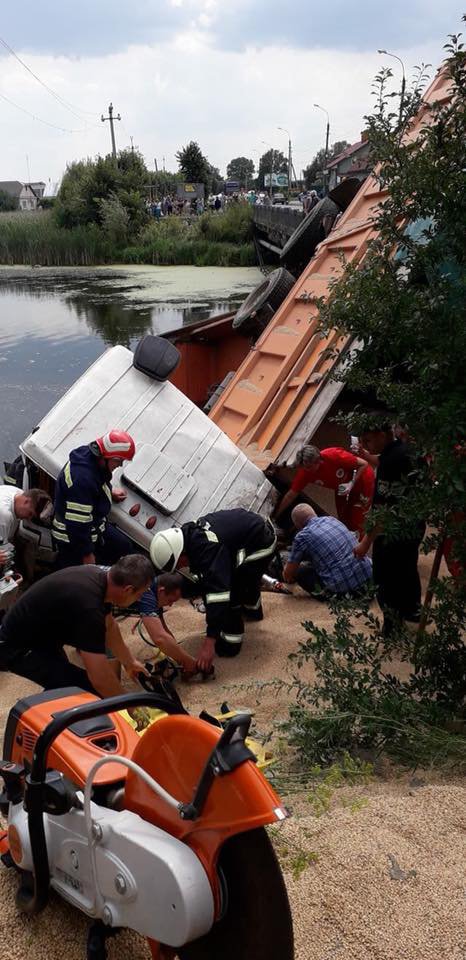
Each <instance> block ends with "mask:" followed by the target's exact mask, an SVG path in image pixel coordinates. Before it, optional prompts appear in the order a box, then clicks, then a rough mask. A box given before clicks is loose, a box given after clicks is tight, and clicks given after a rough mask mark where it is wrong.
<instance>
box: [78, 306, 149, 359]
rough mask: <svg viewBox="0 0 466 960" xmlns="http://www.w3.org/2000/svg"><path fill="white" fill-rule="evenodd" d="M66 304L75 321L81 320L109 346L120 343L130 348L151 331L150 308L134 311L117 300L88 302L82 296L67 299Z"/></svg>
mask: <svg viewBox="0 0 466 960" xmlns="http://www.w3.org/2000/svg"><path fill="white" fill-rule="evenodd" d="M67 306H68V307H70V309H72V310H74V311H75V313H76V316H77V317H78V320H84V321H85V323H86V325H87V327H88V330H89V331H90V332H91V333H95V334H97V336H99V337H101V338H102V340H103V341H104V343H106V344H107V345H108V346H111V347H116V346H117V344H119V343H121V344H122V345H123V346H124V347H130V346H131V343H132V342H133V341H134V340H140V339H141V337H143V336H144V334H146V333H149V332H150V331H152V311H151V310H150V309H147V308H146V309H140V310H134V309H132V308H131V307H122V306H120V305H119V304H118V303H99V304H94V303H89V302H88V301H87V300H85V299H84V298H83V297H76V298H73V299H71V300H70V299H68V298H67Z"/></svg>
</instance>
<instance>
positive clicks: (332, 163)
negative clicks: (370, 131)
mask: <svg viewBox="0 0 466 960" xmlns="http://www.w3.org/2000/svg"><path fill="white" fill-rule="evenodd" d="M368 146H369V142H368V140H358V142H357V143H352V144H351V146H349V147H346V150H342V151H341V153H339V154H338V155H337V156H336V157H334V158H333V160H329V162H328V164H327V167H336V166H337V165H338V164H339V163H341V161H342V160H346V159H347V158H348V157H352V156H353V154H354V153H358V151H359V150H361V149H362V147H368Z"/></svg>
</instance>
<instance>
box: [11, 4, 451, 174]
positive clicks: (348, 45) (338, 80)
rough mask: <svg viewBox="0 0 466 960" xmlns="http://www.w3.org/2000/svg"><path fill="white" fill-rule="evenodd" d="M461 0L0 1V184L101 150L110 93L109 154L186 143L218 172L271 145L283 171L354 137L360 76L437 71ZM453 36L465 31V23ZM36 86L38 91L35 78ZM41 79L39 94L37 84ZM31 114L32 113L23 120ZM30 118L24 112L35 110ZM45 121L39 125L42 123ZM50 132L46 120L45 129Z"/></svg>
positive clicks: (366, 107)
mask: <svg viewBox="0 0 466 960" xmlns="http://www.w3.org/2000/svg"><path fill="white" fill-rule="evenodd" d="M465 7H466V4H464V0H442V2H441V3H439V0H391V2H390V4H383V5H382V4H376V3H374V0H356V2H353V3H352V4H349V3H348V2H347V0H327V2H326V3H322V0H318V2H317V0H288V2H287V0H133V2H131V3H130V2H128V0H79V3H76V0H41V3H40V4H37V2H33V0H22V3H18V2H16V3H6V2H5V3H4V4H2V8H3V9H2V11H1V15H0V38H1V40H2V41H3V42H4V43H6V44H7V45H8V46H9V47H10V48H11V49H12V50H14V52H15V53H16V54H17V55H18V57H20V58H21V60H23V61H24V63H25V64H26V65H27V66H28V67H29V69H30V70H31V71H32V72H33V73H34V74H36V77H38V78H39V79H40V80H41V81H42V83H40V82H39V81H38V80H37V79H36V78H35V77H33V76H32V75H31V73H29V72H28V71H27V70H26V69H25V67H24V66H23V65H22V64H21V63H19V62H18V60H17V59H16V58H15V57H14V56H13V54H12V53H11V52H10V51H9V50H8V49H7V48H6V47H5V46H4V45H2V44H1V43H0V131H1V135H0V145H1V146H0V180H21V181H28V180H31V181H34V180H44V181H45V182H47V181H48V180H49V179H50V180H52V181H56V180H58V179H59V178H60V177H61V176H62V174H63V171H64V170H65V168H66V165H67V163H70V162H71V161H73V160H75V159H81V158H83V157H92V156H96V155H97V154H105V153H107V152H108V151H109V149H110V131H109V124H108V123H102V121H101V119H100V118H101V115H102V113H104V114H105V115H107V109H108V104H109V103H110V102H113V105H114V108H115V113H119V114H120V115H121V121H117V122H116V123H115V133H116V138H117V146H118V148H122V147H125V146H129V145H130V142H131V140H130V138H131V137H133V143H134V146H135V147H138V148H139V150H140V151H141V153H142V154H143V156H144V157H145V160H146V163H147V165H148V166H149V167H152V168H153V166H154V158H155V159H156V160H157V163H158V166H159V169H160V168H161V167H162V166H163V163H164V158H165V166H166V169H172V170H175V169H176V168H177V164H176V159H175V154H176V151H177V150H178V149H179V148H180V147H182V146H183V145H185V144H186V143H187V142H188V141H189V140H192V139H193V140H197V141H198V143H199V145H200V147H201V149H202V151H203V153H204V154H205V155H206V156H207V157H208V159H209V161H210V162H211V163H213V164H214V165H215V166H218V167H219V168H220V170H221V172H222V173H224V172H225V169H226V165H227V163H228V161H229V160H231V159H232V157H236V156H247V157H250V158H251V159H253V160H254V161H255V163H256V166H257V164H258V160H259V157H260V155H261V154H262V153H264V152H265V151H266V150H267V149H268V148H269V147H270V146H273V147H274V148H275V149H280V150H282V151H283V152H284V153H287V149H288V133H286V132H284V131H283V130H280V129H278V128H279V127H283V128H286V130H287V131H289V134H290V136H291V140H292V145H293V159H294V166H295V170H296V173H297V175H298V176H299V175H300V171H301V169H302V168H303V167H304V166H305V165H306V164H307V163H308V162H309V161H310V160H311V159H312V157H313V156H314V154H315V153H316V151H317V150H318V149H319V148H320V147H321V146H323V145H324V142H325V126H326V116H325V113H323V112H322V111H321V110H319V109H317V108H316V107H315V106H314V104H315V103H319V104H320V105H321V106H322V107H324V108H325V109H326V110H327V112H328V114H329V119H330V142H334V141H335V140H343V139H345V140H348V141H350V142H354V141H356V140H358V139H359V137H360V132H361V130H362V129H363V128H364V120H363V117H364V114H366V113H368V112H370V110H371V104H372V98H371V84H372V81H373V78H374V76H375V74H376V73H377V71H378V70H379V69H380V68H381V67H382V66H383V65H386V66H390V67H391V68H392V69H393V72H394V75H395V76H396V77H397V78H399V77H400V72H401V65H400V64H399V63H398V61H396V60H394V59H392V58H390V57H387V56H385V55H378V54H377V49H380V48H384V49H386V50H388V51H390V52H391V53H394V54H397V55H398V56H399V57H401V59H402V60H403V62H404V64H405V68H406V74H407V78H408V80H409V77H410V76H412V73H413V68H414V66H415V65H416V64H420V63H422V62H423V63H430V64H432V69H431V74H433V73H434V72H435V68H436V67H437V66H438V65H439V64H440V62H441V60H442V56H443V44H444V43H445V42H446V40H447V37H448V34H451V33H458V32H460V31H461V28H462V26H463V27H464V26H465V25H464V24H462V22H461V16H462V14H463V12H464V9H465ZM465 32H466V29H465ZM44 84H45V86H44ZM47 88H48V89H47ZM31 114H32V115H33V116H31ZM34 118H36V119H34ZM44 121H45V122H44ZM57 128H60V129H57Z"/></svg>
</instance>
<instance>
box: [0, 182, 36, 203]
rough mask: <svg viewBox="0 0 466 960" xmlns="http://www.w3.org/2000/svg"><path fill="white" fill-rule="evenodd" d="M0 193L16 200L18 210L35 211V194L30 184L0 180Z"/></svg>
mask: <svg viewBox="0 0 466 960" xmlns="http://www.w3.org/2000/svg"><path fill="white" fill-rule="evenodd" d="M44 186H45V184H44ZM1 191H3V193H7V194H8V195H9V196H10V197H13V199H15V200H16V202H17V207H18V210H36V209H37V194H36V193H35V192H34V190H33V188H32V186H31V184H30V183H20V181H19V180H0V192H1Z"/></svg>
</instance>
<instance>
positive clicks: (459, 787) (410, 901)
mask: <svg viewBox="0 0 466 960" xmlns="http://www.w3.org/2000/svg"><path fill="white" fill-rule="evenodd" d="M421 566H422V572H423V574H424V578H425V576H426V573H427V571H428V559H426V558H422V560H421ZM264 608H265V613H266V617H265V619H264V621H263V622H262V623H259V624H251V625H249V626H248V630H247V640H246V643H245V645H244V647H243V650H242V652H241V655H240V657H238V658H237V659H234V660H231V661H225V660H222V661H219V662H217V678H216V680H214V681H212V682H210V683H208V684H194V685H189V686H186V687H185V686H184V685H183V686H182V687H181V688H180V692H181V695H182V698H183V700H184V702H185V704H186V706H187V707H188V708H189V709H190V711H191V712H193V713H195V712H198V711H199V710H201V709H202V708H206V709H208V710H210V711H216V710H218V708H219V706H220V704H221V703H222V701H224V700H225V699H226V700H227V701H228V702H229V703H230V705H231V706H234V707H241V706H247V707H249V708H251V709H254V710H255V722H256V727H257V729H258V730H259V731H260V732H261V733H267V732H268V731H270V730H271V729H272V727H273V724H274V723H275V722H276V721H279V720H280V719H284V718H285V717H286V715H287V708H288V697H287V694H286V692H285V691H284V690H282V691H280V692H278V693H277V690H276V689H275V688H274V686H273V685H270V686H269V685H268V681H272V680H274V679H275V678H279V679H286V678H287V677H291V675H292V668H291V666H290V662H289V661H288V659H287V658H288V654H289V653H291V652H292V651H294V650H295V649H296V646H297V642H298V640H299V639H300V638H301V637H303V635H304V631H303V628H302V626H301V624H302V621H304V620H306V619H310V618H312V619H314V620H316V621H318V622H319V623H321V624H322V625H324V624H326V623H327V622H328V617H329V614H328V610H327V607H326V606H325V605H322V604H318V603H317V602H315V601H312V600H311V599H310V598H308V597H306V596H305V595H304V594H303V593H302V592H301V591H299V592H298V591H297V592H296V595H295V596H294V597H289V598H287V597H281V596H276V595H265V598H264ZM168 620H169V622H170V625H171V626H172V629H173V630H174V632H175V633H176V635H177V637H178V638H184V642H185V645H186V648H187V649H189V650H191V651H193V652H194V651H195V649H196V646H197V643H198V640H199V637H200V636H201V633H202V626H203V618H202V616H201V615H199V614H198V613H196V612H195V611H194V610H193V609H192V607H191V606H190V605H189V604H187V603H186V604H185V603H183V604H179V605H178V606H177V607H175V608H173V610H171V611H170V613H169V615H168ZM125 634H126V636H127V637H130V638H131V645H132V646H133V645H134V649H135V652H136V651H138V652H140V653H142V654H147V650H148V648H147V647H146V648H145V649H144V645H143V644H141V641H140V640H139V639H138V640H135V639H134V637H131V634H130V632H129V631H128V630H127V629H126V628H125ZM306 669H307V670H308V674H309V676H311V667H309V666H308V667H307V668H306ZM36 690H37V688H36V687H34V685H33V684H30V683H28V682H27V681H23V680H21V679H19V678H17V677H12V676H10V675H8V674H0V723H1V725H2V726H4V723H5V720H6V716H7V713H8V710H9V709H10V707H11V706H12V705H13V704H14V703H15V701H16V700H17V699H18V698H19V697H22V696H25V695H27V694H29V693H32V692H35V691H36ZM283 800H284V802H285V803H286V804H287V806H288V807H289V808H290V809H291V813H292V816H291V818H290V819H289V820H287V821H285V822H284V823H283V824H282V825H281V826H280V827H279V828H276V829H275V833H274V842H275V844H276V848H277V852H278V854H279V857H280V859H281V861H282V864H283V869H284V871H285V878H286V882H287V886H288V891H289V896H290V901H291V906H292V911H293V918H294V929H295V940H296V960H368V958H370V960H466V930H465V909H464V908H465V899H464V893H465V889H464V878H465V872H464V865H465V863H466V804H465V800H466V795H465V788H464V782H461V781H459V780H449V781H448V782H447V781H445V780H444V779H442V778H441V777H439V776H438V775H436V774H434V773H429V772H427V773H426V772H423V773H422V774H420V773H419V772H417V774H416V776H415V777H412V776H411V775H410V774H404V773H403V774H396V773H393V772H392V773H390V774H386V776H385V777H378V778H375V779H373V780H372V781H371V782H369V783H368V784H361V785H360V786H356V787H352V788H344V787H342V788H339V789H337V790H335V791H334V792H333V794H332V797H331V800H330V804H329V808H328V810H325V811H324V812H323V813H322V814H321V815H320V816H317V811H316V809H315V806H314V805H313V804H312V802H310V801H309V790H308V791H302V792H301V793H300V794H292V795H290V796H286V795H285V796H283ZM16 886H17V881H16V877H15V876H14V875H13V873H12V871H7V870H4V869H3V868H1V869H0V896H1V905H2V906H1V915H0V951H1V956H2V960H26V958H27V957H29V956H31V955H33V956H34V957H35V958H38V960H62V958H63V956H66V960H83V958H84V956H85V936H86V929H87V922H86V920H85V919H84V918H83V917H82V916H80V915H79V914H77V913H76V912H75V911H74V910H72V909H71V908H69V907H67V906H66V905H65V904H64V903H62V902H61V901H58V899H56V898H54V899H52V901H51V903H50V905H49V906H48V908H47V909H46V911H45V912H44V913H43V914H41V915H39V916H38V917H35V918H32V919H30V918H27V917H25V916H23V915H20V914H18V912H17V909H16V907H15V902H14V894H15V890H16ZM147 957H148V953H147V948H146V945H145V943H144V942H143V941H141V940H140V939H139V938H137V937H135V936H134V935H131V934H127V935H124V936H121V937H119V938H117V939H115V940H114V941H111V942H110V946H109V960H117V958H119V960H147ZM219 960H221V958H220V957H219ZM238 960H256V958H252V957H248V958H246V957H244V958H243V957H239V958H238ZM257 960H266V958H257ZM267 960H269V958H267ZM270 960H272V958H270ZM273 960H279V958H278V957H277V958H273Z"/></svg>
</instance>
